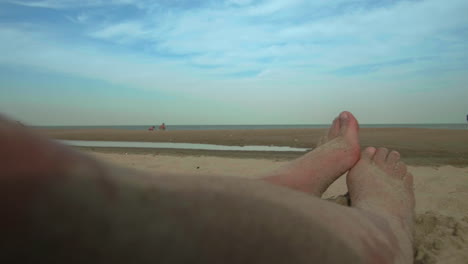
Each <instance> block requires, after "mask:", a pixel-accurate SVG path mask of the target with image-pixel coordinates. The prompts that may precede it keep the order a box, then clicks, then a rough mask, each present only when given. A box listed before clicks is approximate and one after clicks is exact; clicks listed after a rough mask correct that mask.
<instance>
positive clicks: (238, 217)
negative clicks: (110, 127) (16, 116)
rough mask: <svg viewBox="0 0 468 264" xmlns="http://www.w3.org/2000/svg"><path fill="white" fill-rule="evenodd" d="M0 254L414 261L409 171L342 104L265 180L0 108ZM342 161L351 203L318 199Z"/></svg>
mask: <svg viewBox="0 0 468 264" xmlns="http://www.w3.org/2000/svg"><path fill="white" fill-rule="evenodd" d="M0 146H1V148H0V172H1V173H0V212H1V215H2V216H1V217H0V234H1V236H0V248H1V252H2V253H1V254H0V262H1V263H32V262H40V263H70V262H72V263H412V262H413V247H412V242H413V237H412V234H413V213H414V194H413V176H412V175H411V174H410V173H409V172H408V171H407V168H406V165H405V164H404V163H403V162H402V161H401V159H400V154H399V153H398V152H396V151H389V150H388V149H386V148H378V149H376V148H374V147H368V148H366V149H364V150H363V151H362V152H361V150H360V145H359V125H358V122H357V120H356V119H355V117H354V116H353V115H352V114H351V113H349V112H342V113H341V114H340V115H339V117H337V118H336V119H335V120H334V121H333V123H332V125H331V127H330V129H329V131H328V134H327V136H326V138H324V140H322V144H321V145H319V146H317V147H316V148H314V150H312V151H311V152H308V153H307V154H305V155H304V156H302V157H300V158H298V159H296V160H294V161H292V162H290V163H289V164H287V165H285V166H284V167H282V168H280V169H278V170H274V171H271V172H269V173H267V174H266V175H265V176H264V177H263V178H262V179H261V180H251V179H242V178H233V177H216V176H204V175H198V174H197V175H169V174H165V173H156V174H154V175H151V174H148V173H146V172H139V171H134V170H130V169H124V168H118V167H115V166H114V165H111V164H107V163H103V162H101V161H98V160H95V159H94V158H93V157H91V156H88V155H85V154H83V153H81V152H78V151H75V150H73V149H72V148H69V147H67V146H64V145H62V144H60V143H58V142H56V141H52V140H50V139H48V138H45V137H43V136H42V135H39V134H37V133H36V132H34V131H33V130H30V129H28V128H25V127H21V126H18V125H16V123H15V122H11V121H8V120H5V119H2V118H0ZM346 172H348V173H347V185H348V192H349V197H350V205H349V206H342V205H338V204H336V203H333V202H330V201H326V200H322V199H320V197H321V196H322V194H323V193H324V192H325V190H326V189H327V188H328V186H330V184H332V183H333V182H334V181H335V180H336V179H337V178H339V177H340V176H341V175H342V174H343V173H346Z"/></svg>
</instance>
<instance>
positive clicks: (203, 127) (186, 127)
mask: <svg viewBox="0 0 468 264" xmlns="http://www.w3.org/2000/svg"><path fill="white" fill-rule="evenodd" d="M151 126H153V125H141V126H124V125H121V126H40V127H38V128H56V129H102V128H106V129H127V130H147V129H148V128H149V127H151ZM360 126H361V127H368V128H431V129H463V130H465V129H468V125H467V124H360ZM157 127H158V125H156V128H157ZM328 127H330V124H324V125H170V124H169V125H166V128H167V130H231V129H232V130H237V129H248V130H249V129H288V128H328Z"/></svg>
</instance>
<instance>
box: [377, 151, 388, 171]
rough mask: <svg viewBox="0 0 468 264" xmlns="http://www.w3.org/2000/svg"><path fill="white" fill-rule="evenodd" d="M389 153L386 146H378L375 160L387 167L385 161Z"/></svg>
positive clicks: (381, 165)
mask: <svg viewBox="0 0 468 264" xmlns="http://www.w3.org/2000/svg"><path fill="white" fill-rule="evenodd" d="M387 155H388V149H386V148H378V149H377V151H376V153H375V157H374V162H375V163H376V164H377V165H379V166H380V167H386V166H385V165H386V164H385V163H386V160H387Z"/></svg>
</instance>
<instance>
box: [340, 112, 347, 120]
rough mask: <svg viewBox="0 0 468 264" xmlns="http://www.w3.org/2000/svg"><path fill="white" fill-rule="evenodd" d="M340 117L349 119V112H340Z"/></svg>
mask: <svg viewBox="0 0 468 264" xmlns="http://www.w3.org/2000/svg"><path fill="white" fill-rule="evenodd" d="M340 119H341V120H347V119H348V113H346V112H342V113H341V114H340Z"/></svg>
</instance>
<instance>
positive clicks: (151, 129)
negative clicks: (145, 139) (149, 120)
mask: <svg viewBox="0 0 468 264" xmlns="http://www.w3.org/2000/svg"><path fill="white" fill-rule="evenodd" d="M155 128H156V127H155V126H152V127H150V128H148V130H149V131H153V130H154V129H155Z"/></svg>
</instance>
